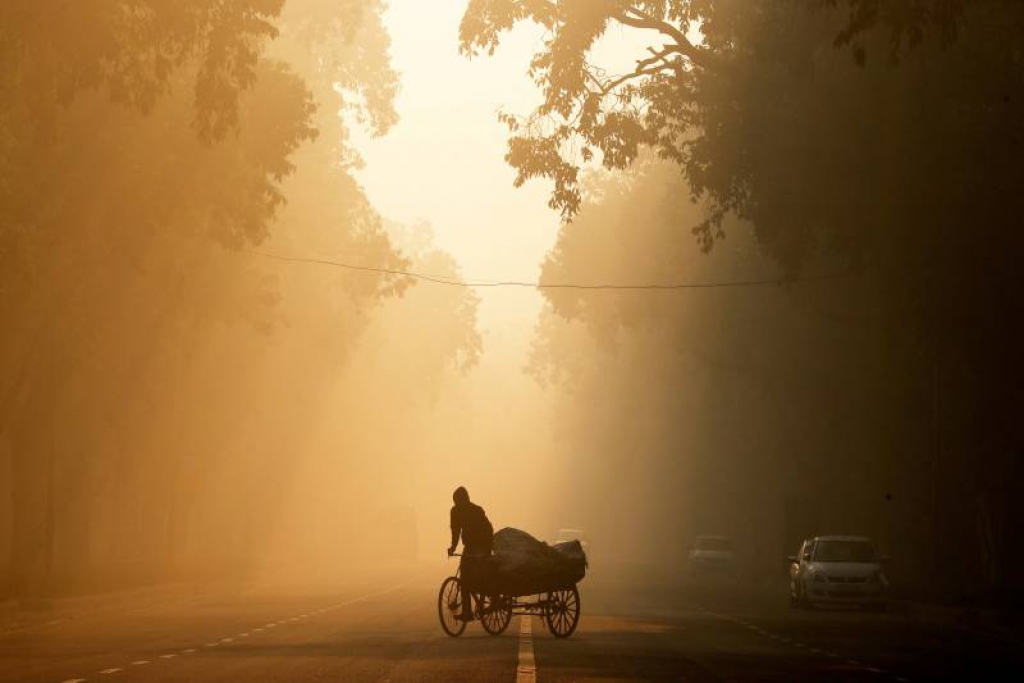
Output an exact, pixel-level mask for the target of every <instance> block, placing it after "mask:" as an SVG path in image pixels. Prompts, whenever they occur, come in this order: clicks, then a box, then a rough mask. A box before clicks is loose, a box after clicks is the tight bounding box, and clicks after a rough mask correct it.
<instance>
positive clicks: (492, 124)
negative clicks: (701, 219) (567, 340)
mask: <svg viewBox="0 0 1024 683" xmlns="http://www.w3.org/2000/svg"><path fill="white" fill-rule="evenodd" d="M464 6H465V3H464V2H462V1H460V0H446V1H444V2H422V0H395V1H394V2H392V3H391V8H390V9H389V11H388V13H387V15H386V21H387V24H388V28H389V30H390V32H391V36H392V55H393V61H394V65H395V68H396V69H397V70H398V71H399V72H400V74H401V81H402V86H401V91H400V93H399V96H398V101H397V108H398V112H399V116H400V120H399V123H398V125H397V126H395V128H394V129H393V130H392V131H391V132H390V133H389V134H388V135H387V136H385V137H383V138H380V139H378V140H361V141H359V145H360V149H361V150H362V152H363V156H364V157H365V159H366V162H367V164H366V168H365V169H363V170H362V171H360V172H359V175H358V177H359V179H360V181H361V182H362V183H363V184H364V186H365V188H366V191H367V193H368V195H369V197H370V200H371V201H372V202H373V204H374V206H376V207H377V209H378V210H379V211H380V212H381V213H382V214H383V215H385V216H387V217H388V218H391V219H394V220H397V221H400V222H403V223H409V222H413V221H416V220H419V219H425V220H427V221H429V222H430V223H431V224H432V225H433V226H434V230H435V234H436V241H437V243H438V245H439V246H440V247H441V248H443V249H445V250H446V251H448V252H449V253H451V254H452V255H453V256H454V257H455V258H456V260H458V262H459V263H460V264H461V266H462V268H463V272H464V274H465V275H466V276H468V277H477V278H501V279H505V278H508V279H525V280H535V279H536V278H537V277H538V273H539V265H540V261H541V259H542V258H543V256H544V254H545V253H546V251H547V250H548V249H549V248H550V246H551V244H552V243H553V240H554V238H555V234H556V231H557V228H558V215H557V214H556V213H554V212H553V211H551V210H550V209H548V207H547V194H548V189H549V188H548V184H547V183H544V182H532V183H529V184H528V185H527V186H526V187H524V188H521V189H519V190H516V189H515V188H513V187H512V179H513V177H514V172H513V171H512V169H511V168H509V166H508V165H507V164H506V163H505V161H504V159H503V157H504V154H505V145H506V133H507V131H506V129H505V128H504V127H503V126H502V125H501V124H499V123H498V121H497V117H496V112H497V111H498V109H499V108H504V109H506V110H508V111H510V112H527V111H529V109H530V108H532V106H533V105H534V104H536V102H537V101H538V98H539V95H538V93H537V90H536V88H535V86H534V85H533V83H532V82H531V81H530V80H529V79H528V78H527V77H526V66H527V64H528V62H529V59H530V55H531V53H532V50H533V46H534V44H535V43H536V41H537V40H538V39H539V36H540V31H539V30H535V29H533V27H526V28H524V29H519V30H517V31H516V32H515V33H513V34H512V35H511V36H509V39H508V40H507V41H506V42H505V44H503V45H502V49H501V50H500V51H499V52H498V53H497V54H496V55H495V56H494V57H490V58H487V57H479V58H476V59H474V60H472V61H470V60H468V59H466V58H464V57H462V56H461V55H459V53H458V26H459V19H460V18H461V16H462V11H463V9H464ZM482 296H483V297H484V299H485V301H484V302H483V305H482V307H481V308H482V310H481V316H482V318H484V324H485V326H489V324H493V323H495V322H496V320H495V317H496V316H497V317H499V318H503V319H505V320H507V314H511V313H512V311H511V310H509V307H510V306H511V307H512V308H514V309H516V311H517V314H516V317H520V318H522V317H523V316H525V317H526V320H521V322H524V323H526V324H527V325H528V326H529V327H531V328H532V319H533V314H534V312H535V311H536V307H537V306H538V305H539V300H540V298H539V296H538V295H537V294H536V293H535V292H533V291H531V290H520V291H516V292H500V293H496V292H494V291H493V290H492V291H490V292H485V293H483V294H482ZM496 299H498V300H500V302H498V301H496ZM501 312H504V314H502V313H501Z"/></svg>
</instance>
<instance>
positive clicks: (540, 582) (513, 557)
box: [437, 528, 587, 638]
mask: <svg viewBox="0 0 1024 683" xmlns="http://www.w3.org/2000/svg"><path fill="white" fill-rule="evenodd" d="M492 553H493V554H492V555H490V556H488V557H481V558H480V559H481V560H482V562H481V565H479V566H477V567H475V568H474V571H473V572H472V575H471V576H469V575H467V576H464V577H463V576H459V575H458V574H456V575H455V576H450V577H448V578H447V579H445V581H444V583H443V584H442V585H441V591H440V593H439V594H438V603H437V608H438V616H439V617H440V619H441V626H442V628H444V630H445V632H446V633H447V634H448V635H450V636H458V635H460V634H461V633H462V631H463V630H465V628H466V622H465V621H461V620H459V619H458V616H457V615H458V614H459V613H460V611H461V609H462V603H461V599H460V592H461V588H460V586H461V582H462V581H466V586H467V588H468V589H469V590H470V591H471V592H472V596H473V597H472V599H473V603H474V610H473V611H474V614H475V616H476V617H477V618H479V619H480V623H481V625H483V627H484V629H485V630H486V631H487V632H488V633H490V634H491V635H498V634H499V633H501V632H503V631H504V630H505V629H506V628H507V627H508V624H509V622H510V621H511V619H512V617H513V616H514V615H517V614H519V615H536V616H539V617H542V618H543V619H544V620H545V621H546V622H547V625H548V629H550V631H551V633H553V634H554V635H555V636H557V637H559V638H565V637H566V636H569V635H571V634H572V632H573V631H575V630H576V625H577V624H578V623H579V618H580V593H579V589H578V588H577V587H576V584H577V583H578V582H579V581H580V580H581V579H583V577H584V576H585V575H586V573H587V556H586V553H584V552H583V547H582V545H581V544H580V542H579V541H578V540H576V541H568V542H565V543H556V544H555V545H548V544H547V543H544V542H543V541H538V540H537V539H536V538H534V537H533V536H531V535H530V534H528V533H526V532H525V531H520V530H519V529H511V528H508V529H502V530H501V531H499V532H498V533H496V534H494V545H493V550H492ZM467 574H469V572H467ZM527 596H531V597H529V598H527V599H521V598H524V597H527ZM534 596H535V597H534Z"/></svg>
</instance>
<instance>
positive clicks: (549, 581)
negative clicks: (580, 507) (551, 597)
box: [481, 528, 587, 595]
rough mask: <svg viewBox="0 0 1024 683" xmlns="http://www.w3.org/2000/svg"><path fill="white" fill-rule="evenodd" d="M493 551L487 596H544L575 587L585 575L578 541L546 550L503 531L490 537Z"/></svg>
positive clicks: (540, 543) (515, 531) (520, 533)
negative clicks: (492, 540)
mask: <svg viewBox="0 0 1024 683" xmlns="http://www.w3.org/2000/svg"><path fill="white" fill-rule="evenodd" d="M493 548H494V550H493V552H494V555H493V556H492V557H491V558H489V570H488V572H487V574H488V576H487V580H486V584H487V588H488V589H489V591H488V592H495V593H503V594H505V595H533V594H535V593H546V592H547V591H550V590H557V589H560V588H569V587H571V586H573V585H575V584H576V583H577V582H578V581H580V580H581V579H582V578H583V577H584V575H585V574H586V571H587V557H586V554H585V553H584V552H583V548H582V546H581V545H580V543H579V541H569V542H568V543H559V544H558V545H556V546H550V545H548V544H547V543H544V542H543V541H538V540H537V539H536V538H534V537H533V536H531V535H530V534H528V533H526V532H525V531H520V530H519V529H512V528H505V529H502V530H501V531H499V532H498V533H496V534H494V546H493ZM481 588H483V586H482V587H481Z"/></svg>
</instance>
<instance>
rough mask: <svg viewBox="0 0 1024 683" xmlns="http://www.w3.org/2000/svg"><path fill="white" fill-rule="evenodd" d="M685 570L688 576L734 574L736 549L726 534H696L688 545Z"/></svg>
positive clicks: (730, 576) (729, 576)
mask: <svg viewBox="0 0 1024 683" xmlns="http://www.w3.org/2000/svg"><path fill="white" fill-rule="evenodd" d="M686 571H687V573H688V574H689V575H690V576H693V577H699V576H724V577H728V578H735V576H736V551H735V550H734V548H733V544H732V539H730V538H729V537H727V536H698V537H697V538H696V539H695V540H694V542H693V545H691V546H690V554H689V557H688V559H687V566H686Z"/></svg>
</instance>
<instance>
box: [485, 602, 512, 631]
mask: <svg viewBox="0 0 1024 683" xmlns="http://www.w3.org/2000/svg"><path fill="white" fill-rule="evenodd" d="M477 605H478V607H479V613H480V625H481V626H483V627H484V630H485V631H487V632H488V633H490V634H491V635H492V636H497V635H501V634H502V633H504V632H505V629H507V628H508V625H509V622H511V621H512V600H511V598H509V597H508V596H507V595H498V596H493V595H481V596H479V597H478V598H477Z"/></svg>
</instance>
